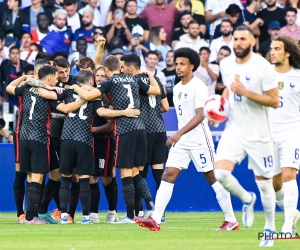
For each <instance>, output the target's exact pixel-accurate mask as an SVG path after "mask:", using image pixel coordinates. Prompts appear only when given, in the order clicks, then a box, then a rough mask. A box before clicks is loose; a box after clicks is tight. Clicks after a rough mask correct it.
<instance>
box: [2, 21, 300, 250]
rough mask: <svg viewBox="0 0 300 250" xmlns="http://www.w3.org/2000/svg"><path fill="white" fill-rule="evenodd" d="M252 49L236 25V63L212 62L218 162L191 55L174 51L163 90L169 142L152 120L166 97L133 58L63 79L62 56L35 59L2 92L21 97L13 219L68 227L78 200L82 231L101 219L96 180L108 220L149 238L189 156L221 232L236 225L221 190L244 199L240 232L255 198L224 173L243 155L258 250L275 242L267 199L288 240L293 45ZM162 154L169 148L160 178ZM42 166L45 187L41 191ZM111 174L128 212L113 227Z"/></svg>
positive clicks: (291, 227)
mask: <svg viewBox="0 0 300 250" xmlns="http://www.w3.org/2000/svg"><path fill="white" fill-rule="evenodd" d="M254 45H255V39H254V35H253V33H252V31H251V29H249V28H248V27H246V26H239V27H238V28H237V29H236V30H235V32H234V52H235V56H236V57H228V58H226V59H223V60H222V61H221V65H220V69H221V74H222V76H223V81H224V84H225V85H226V87H227V88H226V89H225V91H224V93H223V97H224V98H226V99H228V101H229V103H230V112H229V116H228V121H227V123H226V127H225V130H224V132H223V134H222V137H221V140H220V142H219V146H218V149H217V153H216V155H215V152H214V146H213V141H212V136H211V133H210V130H209V127H208V122H207V119H206V118H205V117H204V115H203V107H204V106H205V102H206V100H207V98H208V90H207V87H206V86H205V84H204V83H203V82H202V81H201V80H199V79H198V78H196V77H194V75H193V72H194V71H195V70H196V69H197V68H198V67H199V65H200V59H199V55H198V54H197V53H196V52H195V51H193V50H191V49H189V48H181V49H178V50H176V51H175V52H174V61H175V65H176V73H177V75H178V77H180V78H181V82H180V83H178V84H177V85H176V86H175V87H174V90H173V93H174V95H173V101H174V107H175V109H176V114H177V118H178V129H179V130H178V131H177V132H176V133H175V134H174V135H172V136H171V137H169V138H168V139H167V137H166V129H165V125H164V122H163V119H162V116H161V112H167V111H168V109H169V105H168V102H167V99H166V95H165V93H164V90H163V87H162V85H161V83H160V82H159V80H158V78H156V77H153V76H152V74H151V73H142V72H141V71H140V66H141V61H140V58H139V57H138V56H137V55H135V54H129V55H124V56H122V58H121V59H120V61H119V59H118V58H116V57H114V56H109V57H107V58H106V59H105V60H104V63H103V66H101V67H100V68H98V69H97V70H95V66H94V64H93V61H92V60H91V59H89V58H82V59H81V60H80V61H79V68H80V72H79V73H78V75H77V80H76V81H74V78H73V77H65V78H64V82H62V81H61V79H62V78H61V76H62V75H64V74H63V73H64V69H66V68H67V66H68V63H67V62H66V60H64V59H57V60H56V61H54V63H52V62H49V60H45V59H38V60H36V63H35V69H34V76H23V77H21V78H19V79H17V80H15V81H13V82H12V83H11V84H10V85H9V86H8V87H7V91H8V92H9V93H10V94H13V95H17V96H20V110H19V119H18V126H17V129H16V136H15V145H16V147H15V148H16V160H17V161H19V162H20V166H19V168H17V171H16V179H15V182H14V191H15V201H16V204H17V209H18V218H19V222H20V223H25V224H45V223H58V222H59V221H60V223H62V224H67V223H73V222H74V220H73V219H74V213H75V210H76V206H77V203H78V199H80V201H81V204H82V221H81V223H83V224H89V223H97V222H99V217H98V205H99V199H100V191H99V186H98V183H97V180H98V176H100V179H101V181H102V184H103V186H104V188H105V195H106V198H107V201H108V204H109V212H108V217H107V223H135V222H136V223H137V224H138V225H140V226H142V227H146V228H148V229H150V230H153V231H158V230H160V224H161V223H162V222H164V220H165V217H164V211H165V209H166V206H167V204H168V202H169V201H170V199H171V196H172V192H173V188H174V182H175V180H176V178H177V177H178V175H179V173H180V172H181V170H183V169H187V168H188V165H189V163H190V161H191V160H192V161H193V163H194V165H195V167H196V169H197V171H199V172H203V173H204V176H205V177H206V179H207V181H208V183H209V184H210V185H211V186H212V188H213V190H214V191H215V193H216V199H217V201H218V203H219V205H220V207H221V209H222V211H223V212H224V215H225V220H224V223H223V224H222V225H221V227H220V228H219V230H238V229H239V228H240V225H239V223H238V221H237V219H236V217H235V215H234V212H233V208H232V204H231V200H230V194H233V195H235V196H237V197H239V198H240V199H241V201H242V202H243V203H244V205H243V218H242V220H243V224H244V225H245V227H251V226H252V224H253V222H254V213H253V208H254V204H255V201H256V194H255V193H253V192H248V191H246V190H245V189H244V188H243V187H242V186H241V185H240V184H239V182H238V180H237V179H236V178H235V177H234V176H233V175H232V171H233V169H234V166H235V164H236V163H240V162H241V161H242V160H243V159H244V158H245V156H246V155H248V159H249V163H248V165H249V169H252V170H253V172H254V175H255V181H256V183H257V186H258V189H259V191H260V196H261V200H262V205H263V208H264V212H265V218H266V223H265V227H264V232H265V234H266V236H268V237H265V238H264V239H263V240H262V242H261V243H260V246H261V247H270V246H273V244H274V241H273V239H272V237H271V235H272V234H273V233H274V232H276V227H275V205H276V203H277V204H278V205H279V207H281V208H282V210H283V211H284V219H285V220H284V225H283V227H282V232H284V233H286V234H290V235H291V237H292V236H294V235H295V234H296V223H297V221H298V220H299V218H300V213H299V211H298V210H297V203H298V186H297V182H296V174H297V171H298V169H299V154H300V152H299V149H300V146H299V142H300V138H298V137H299V135H300V133H299V128H298V124H299V121H300V108H299V107H300V82H299V77H300V71H299V70H300V64H299V58H300V49H299V47H298V45H297V44H296V43H295V42H293V41H292V40H291V39H289V38H288V37H279V38H278V39H275V40H274V41H272V43H271V47H270V52H269V58H268V60H269V62H268V61H267V60H266V59H264V58H262V57H260V56H258V55H256V54H254V53H253V52H252V47H253V46H254ZM270 63H272V64H274V65H271V64H270ZM51 64H53V65H54V66H52V65H51ZM98 74H99V75H98ZM100 74H102V77H100ZM94 75H96V83H95V80H94ZM57 78H58V79H59V80H60V82H59V83H57ZM98 79H99V81H98ZM100 79H101V80H100ZM70 81H72V83H70ZM24 83H25V84H24ZM60 84H62V85H60ZM96 85H97V86H96ZM57 86H62V87H63V88H60V87H57ZM67 88H68V89H67ZM48 135H50V137H48ZM49 146H50V149H49V148H48V147H49ZM166 146H169V147H170V151H169V155H168V159H167V162H166V168H165V170H163V164H164V162H165V160H166V156H167V148H166ZM215 158H216V159H215ZM48 159H50V162H49V161H48ZM148 165H151V166H152V172H153V177H154V179H155V181H156V188H157V194H156V200H155V207H154V202H153V200H152V197H151V194H150V191H149V188H148V185H147V183H146V181H145V180H144V178H143V177H145V176H146V174H145V172H147V171H145V169H144V167H145V166H148ZM48 167H50V170H49V180H48V182H47V184H46V186H45V188H44V190H43V191H42V182H43V179H44V175H45V173H47V172H48ZM114 167H117V168H119V170H120V176H121V180H122V192H123V197H124V201H125V204H126V209H127V215H126V216H124V217H123V218H122V219H121V220H120V221H119V220H118V216H117V199H118V192H117V190H118V186H117V182H116V179H115V170H114ZM26 173H28V186H27V190H26V196H27V208H26V216H25V215H24V211H23V208H22V205H23V197H24V193H25V191H24V190H25V189H24V180H25V178H26ZM60 180H61V182H60ZM41 192H42V194H41ZM52 199H54V200H55V202H56V205H57V208H58V209H57V210H56V211H55V213H54V215H53V216H52V217H51V216H50V214H49V213H48V211H47V210H48V205H49V203H50V201H51V200H52ZM142 199H144V200H145V203H146V205H147V212H146V214H145V217H144V218H141V217H142V216H141V213H140V211H143V208H142V205H141V201H142ZM68 209H69V210H68Z"/></svg>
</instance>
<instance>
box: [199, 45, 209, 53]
mask: <svg viewBox="0 0 300 250" xmlns="http://www.w3.org/2000/svg"><path fill="white" fill-rule="evenodd" d="M203 50H205V51H207V52H208V53H209V54H210V52H211V51H210V49H209V47H205V46H204V47H201V48H200V50H199V52H200V53H201V51H203Z"/></svg>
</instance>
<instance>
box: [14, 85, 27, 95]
mask: <svg viewBox="0 0 300 250" xmlns="http://www.w3.org/2000/svg"><path fill="white" fill-rule="evenodd" d="M24 89H25V85H22V86H18V87H16V88H15V95H16V96H21V95H23V92H24Z"/></svg>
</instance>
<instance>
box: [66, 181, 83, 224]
mask: <svg viewBox="0 0 300 250" xmlns="http://www.w3.org/2000/svg"><path fill="white" fill-rule="evenodd" d="M79 192H80V186H79V182H72V185H71V198H70V205H69V211H68V214H69V215H70V216H71V217H72V218H73V219H74V215H75V212H76V208H77V205H78V201H79Z"/></svg>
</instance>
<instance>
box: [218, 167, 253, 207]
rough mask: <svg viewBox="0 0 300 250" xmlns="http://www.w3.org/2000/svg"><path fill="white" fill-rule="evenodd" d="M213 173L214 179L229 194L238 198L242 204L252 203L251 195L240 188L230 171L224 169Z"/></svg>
mask: <svg viewBox="0 0 300 250" xmlns="http://www.w3.org/2000/svg"><path fill="white" fill-rule="evenodd" d="M214 172H215V176H216V179H217V180H218V181H219V182H220V183H221V184H222V186H223V187H224V188H225V189H226V190H227V191H228V192H229V193H231V194H232V195H235V196H236V197H238V198H239V199H240V200H241V201H242V202H243V203H249V202H251V201H252V196H251V194H250V193H249V192H247V191H246V190H245V189H244V188H243V187H242V186H241V184H240V183H239V182H238V180H237V179H236V178H235V177H234V176H233V175H232V174H231V172H230V171H228V170H224V169H215V170H214Z"/></svg>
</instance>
